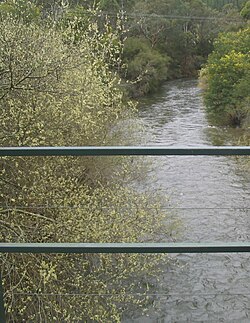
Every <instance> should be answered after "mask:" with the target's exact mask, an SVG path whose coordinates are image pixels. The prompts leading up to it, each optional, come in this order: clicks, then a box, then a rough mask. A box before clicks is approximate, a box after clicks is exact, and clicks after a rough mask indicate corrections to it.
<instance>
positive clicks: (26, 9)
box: [0, 0, 41, 23]
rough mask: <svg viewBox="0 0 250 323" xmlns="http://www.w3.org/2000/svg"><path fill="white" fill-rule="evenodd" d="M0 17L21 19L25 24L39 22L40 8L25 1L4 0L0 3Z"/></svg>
mask: <svg viewBox="0 0 250 323" xmlns="http://www.w3.org/2000/svg"><path fill="white" fill-rule="evenodd" d="M0 15H1V16H6V15H11V16H13V17H15V18H16V19H19V20H20V19H21V20H23V21H24V22H26V23H30V22H31V21H37V22H38V21H39V20H40V18H41V10H40V7H39V6H37V5H35V4H34V3H33V2H32V1H27V0H6V1H4V2H3V3H0Z"/></svg>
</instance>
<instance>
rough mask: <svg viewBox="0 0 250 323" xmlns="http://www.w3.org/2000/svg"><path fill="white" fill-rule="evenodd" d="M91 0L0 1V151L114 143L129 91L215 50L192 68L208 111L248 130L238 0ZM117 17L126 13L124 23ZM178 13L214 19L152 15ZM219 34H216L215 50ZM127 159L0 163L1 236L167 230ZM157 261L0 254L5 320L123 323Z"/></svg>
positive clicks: (131, 234)
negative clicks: (228, 1) (212, 0)
mask: <svg viewBox="0 0 250 323" xmlns="http://www.w3.org/2000/svg"><path fill="white" fill-rule="evenodd" d="M95 4H97V3H96V2H95V3H94V5H93V1H72V2H71V3H68V2H67V1H56V0H55V1H45V0H44V1H37V2H35V1H24V0H18V1H14V0H8V1H3V2H2V3H1V4H0V29H1V34H0V105H1V113H0V122H1V129H0V140H1V146H48V145H51V146H66V145H70V146H71V145H72V146H84V145H86V146H89V145H113V144H120V143H121V142H122V143H124V142H125V138H124V136H122V134H120V133H119V132H118V131H117V129H118V128H119V125H120V124H122V123H123V122H124V123H125V122H126V120H127V119H129V118H131V116H133V114H134V112H135V106H134V104H133V103H132V102H130V101H129V100H128V99H127V96H126V95H125V94H124V88H125V92H126V93H128V94H129V95H130V96H140V95H144V94H146V93H150V92H152V91H154V90H155V89H157V88H158V87H159V85H160V84H161V83H162V82H163V81H165V80H167V79H171V78H178V77H187V76H189V77H191V76H194V75H197V71H198V70H199V69H200V67H201V66H202V65H203V64H205V62H206V59H207V57H208V55H209V53H211V52H212V51H213V49H214V52H213V53H212V54H211V55H210V57H209V59H208V65H206V67H205V68H204V70H203V72H202V73H203V76H204V78H203V79H204V80H205V81H206V82H205V83H206V90H205V97H206V102H207V104H208V106H209V108H208V112H209V113H210V111H212V110H214V111H216V113H218V112H219V113H220V114H221V115H222V114H223V113H224V112H225V113H226V115H227V118H226V120H228V122H229V123H234V124H238V123H240V124H241V125H243V124H247V118H248V109H249V94H247V85H248V84H249V55H247V54H248V53H249V27H247V19H248V18H249V16H248V8H249V3H248V2H247V3H246V4H245V6H244V7H242V10H241V12H240V11H239V9H238V8H236V7H234V6H233V5H228V6H225V7H223V8H217V9H216V8H214V6H207V5H206V3H204V2H203V1H199V0H190V1H184V0H182V1H178V3H177V2H176V1H172V0H169V1H161V0H159V1H157V3H154V4H153V3H152V2H149V1H135V2H133V1H123V2H121V3H118V2H116V1H111V0H110V1H108V0H106V1H104V0H103V1H100V2H99V3H98V4H97V5H95ZM122 4H123V6H121V5H122ZM121 9H122V11H121ZM124 10H126V12H127V13H131V14H132V13H134V14H135V17H132V16H131V15H130V16H129V15H128V16H127V17H126V16H125V15H123V13H124ZM113 13H115V14H113ZM187 13H188V14H189V15H190V16H192V17H195V16H203V17H206V16H211V15H213V16H215V17H217V19H216V20H215V21H210V20H209V19H207V20H195V19H192V18H190V19H186V18H185V19H184V20H179V19H174V18H173V19H164V17H163V15H164V14H165V15H166V16H167V15H168V14H171V15H172V16H176V15H187ZM143 14H144V15H143ZM157 15H161V17H158V16H157ZM154 17H155V18H157V19H155V18H154ZM233 30H234V31H233ZM221 31H224V32H225V31H227V33H226V34H225V33H224V34H221V35H220V36H219V38H218V39H217V40H216V42H215V45H214V40H215V39H216V38H217V36H218V33H219V32H221ZM239 38H240V39H241V42H240V40H239ZM220 44H221V45H220ZM233 46H234V47H233ZM237 46H238V47H237ZM235 47H236V48H235ZM239 47H240V50H239V49H238V48H239ZM223 57H224V59H222V58H223ZM224 62H225V64H224V65H221V63H224ZM232 62H233V64H232ZM216 64H217V65H216ZM228 64H230V69H227V66H229V65H228ZM246 68H247V69H248V72H247V70H246ZM216 70H217V71H218V70H220V71H221V72H223V73H224V74H223V77H224V80H225V82H224V81H223V82H222V84H220V85H221V87H217V86H216V84H218V82H219V83H220V80H218V78H217V76H216V73H215V71H216ZM231 80H233V81H232V82H233V83H232V82H231ZM216 82H217V83H216ZM230 82H231V83H230ZM223 84H225V85H227V86H226V87H225V90H224V88H223ZM235 84H236V85H235ZM216 90H218V92H217V93H216ZM221 91H225V92H224V93H227V95H231V97H230V98H232V104H233V107H232V106H230V107H229V106H228V105H227V102H229V101H227V102H226V101H225V102H224V101H223V102H222V105H220V103H218V102H219V100H222V99H225V100H226V98H225V97H224V96H223V97H222V96H221V94H220V93H221ZM237 91H239V93H238V92H237ZM242 98H243V99H242ZM230 102H231V101H230ZM239 102H240V104H239ZM213 104H214V105H213ZM219 105H220V106H221V108H220V111H218V106H219ZM222 107H223V108H222ZM231 108H233V113H231V112H230V113H229V110H230V109H231ZM216 109H217V110H216ZM239 116H240V119H239ZM132 161H133V160H132V159H131V158H126V159H124V158H95V159H93V158H51V157H46V158H45V157H43V158H34V157H32V158H31V157H29V158H21V157H20V158H11V159H10V158H1V160H0V172H1V178H0V183H1V190H0V204H1V205H0V221H1V226H2V230H1V233H0V237H1V241H5V242H8V241H11V242H136V241H151V240H152V241H153V240H156V239H157V240H158V239H160V238H161V236H163V235H164V236H165V237H167V236H168V234H169V233H170V231H171V230H172V228H171V227H166V226H165V225H164V221H163V220H164V219H165V218H166V216H167V215H166V214H165V213H164V212H162V210H161V203H162V202H161V199H160V198H158V197H157V196H151V195H148V194H146V193H139V192H137V191H136V190H135V189H134V188H133V186H131V185H130V183H131V180H133V177H134V176H135V175H137V174H138V173H139V172H140V169H139V166H138V165H137V163H136V162H135V161H133V163H132ZM159 260H160V257H158V256H152V255H150V257H147V256H142V255H141V256H140V255H131V256H126V255H109V256H108V255H91V256H90V255H82V256H80V257H79V256H70V255H64V256H55V255H53V256H52V255H50V256H48V255H46V256H28V255H27V256H24V255H18V256H17V255H15V256H10V255H7V256H2V257H1V271H2V276H3V282H4V288H5V291H6V293H5V300H6V309H7V318H8V320H9V321H10V322H17V321H23V320H24V321H45V320H49V321H52V322H53V321H55V320H68V321H77V320H78V321H79V320H82V321H90V322H91V321H98V322H100V321H105V320H106V321H120V320H121V317H122V313H123V312H124V311H126V310H127V309H128V308H130V309H132V308H134V307H135V308H137V309H138V308H143V306H144V305H145V301H146V297H143V296H140V298H139V297H136V296H133V295H135V294H136V292H140V294H141V295H143V294H145V292H146V290H147V289H148V281H151V278H152V279H153V276H154V275H157V273H158V270H160V267H159V263H160V262H159ZM53 295H54V296H53ZM55 295H62V296H61V297H60V296H55ZM98 295H99V296H98Z"/></svg>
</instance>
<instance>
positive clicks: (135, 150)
mask: <svg viewBox="0 0 250 323" xmlns="http://www.w3.org/2000/svg"><path fill="white" fill-rule="evenodd" d="M194 155H195V156H229V155H234V156H235V155H241V156H250V147H247V146H243V147H230V146H226V147H225V146H223V147H184V148H182V147H163V146H158V147H157V146H154V147H133V146H127V147H126V146H123V147H122V146H119V147H113V146H111V147H90V146H89V147H1V148H0V156H194Z"/></svg>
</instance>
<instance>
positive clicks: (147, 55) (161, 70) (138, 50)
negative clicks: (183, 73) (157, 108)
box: [123, 37, 170, 96]
mask: <svg viewBox="0 0 250 323" xmlns="http://www.w3.org/2000/svg"><path fill="white" fill-rule="evenodd" d="M123 62H124V64H125V73H124V78H125V79H127V80H128V81H132V82H133V81H134V82H135V83H134V84H132V87H131V89H130V93H131V94H132V95H133V96H141V95H143V94H145V93H150V92H153V91H155V90H157V88H159V86H160V84H161V83H162V82H163V81H165V80H167V79H168V77H169V75H168V69H169V63H170V58H169V57H168V56H167V55H163V54H161V53H160V52H159V51H157V50H155V49H153V48H152V47H151V45H150V43H149V41H147V40H145V39H143V38H136V37H129V38H127V39H126V41H125V43H124V50H123Z"/></svg>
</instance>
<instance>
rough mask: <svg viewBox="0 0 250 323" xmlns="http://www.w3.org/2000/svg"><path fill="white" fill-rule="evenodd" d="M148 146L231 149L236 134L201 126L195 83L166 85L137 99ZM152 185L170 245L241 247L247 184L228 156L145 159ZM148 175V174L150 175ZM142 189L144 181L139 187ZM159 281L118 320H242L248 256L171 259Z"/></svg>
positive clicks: (247, 307) (249, 293)
mask: <svg viewBox="0 0 250 323" xmlns="http://www.w3.org/2000/svg"><path fill="white" fill-rule="evenodd" d="M141 106H142V107H141V109H140V113H139V118H140V120H141V121H142V122H143V124H144V126H145V127H146V133H147V144H148V145H164V146H189V147H192V146H195V147H197V146H199V147H200V146H213V145H232V143H233V142H235V140H237V138H238V136H239V135H240V134H241V130H239V129H228V128H224V129H222V128H216V127H211V126H209V124H208V122H207V120H206V115H205V112H204V105H203V102H202V98H201V90H200V89H199V88H198V87H197V81H195V80H180V81H174V82H169V83H167V84H166V85H165V86H164V87H163V89H162V90H161V92H159V93H157V94H155V95H154V96H151V97H150V98H146V99H143V100H142V102H141ZM152 163H153V169H152V171H151V173H153V178H154V181H153V183H152V184H151V185H152V188H153V189H155V188H158V189H160V190H161V191H162V192H163V193H165V194H166V195H167V196H169V202H168V205H166V209H170V210H166V211H167V212H172V211H171V208H174V212H175V213H176V216H177V217H178V219H179V220H180V223H181V230H180V233H179V235H178V238H177V239H176V241H178V242H201V241H203V242H215V241H218V242H219V241H220V242H229V241H235V242H236V241H249V238H250V200H249V193H250V178H249V174H247V173H246V171H245V170H244V168H243V167H241V164H240V163H239V161H237V160H236V158H233V157H213V156H200V157H199V156H191V157H187V156H185V157H180V156H171V157H156V158H152ZM151 175H152V174H151ZM147 184H148V183H147ZM173 259H174V260H175V261H174V262H175V264H174V265H173V266H170V267H168V268H166V270H165V272H164V274H163V275H162V277H161V278H160V279H161V283H160V287H159V289H158V291H157V297H156V300H155V302H154V307H152V308H151V309H149V312H148V313H147V315H146V316H143V317H138V316H136V315H134V316H133V317H132V318H130V319H126V320H125V321H126V322H137V323H139V322H145V323H146V322H158V323H163V322H178V323H179V322H192V323H193V322H213V323H214V322H227V323H229V322H241V323H243V322H248V323H249V322H250V258H249V255H248V254H193V255H191V254H189V255H188V254H185V255H184V254H178V255H174V256H173Z"/></svg>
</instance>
